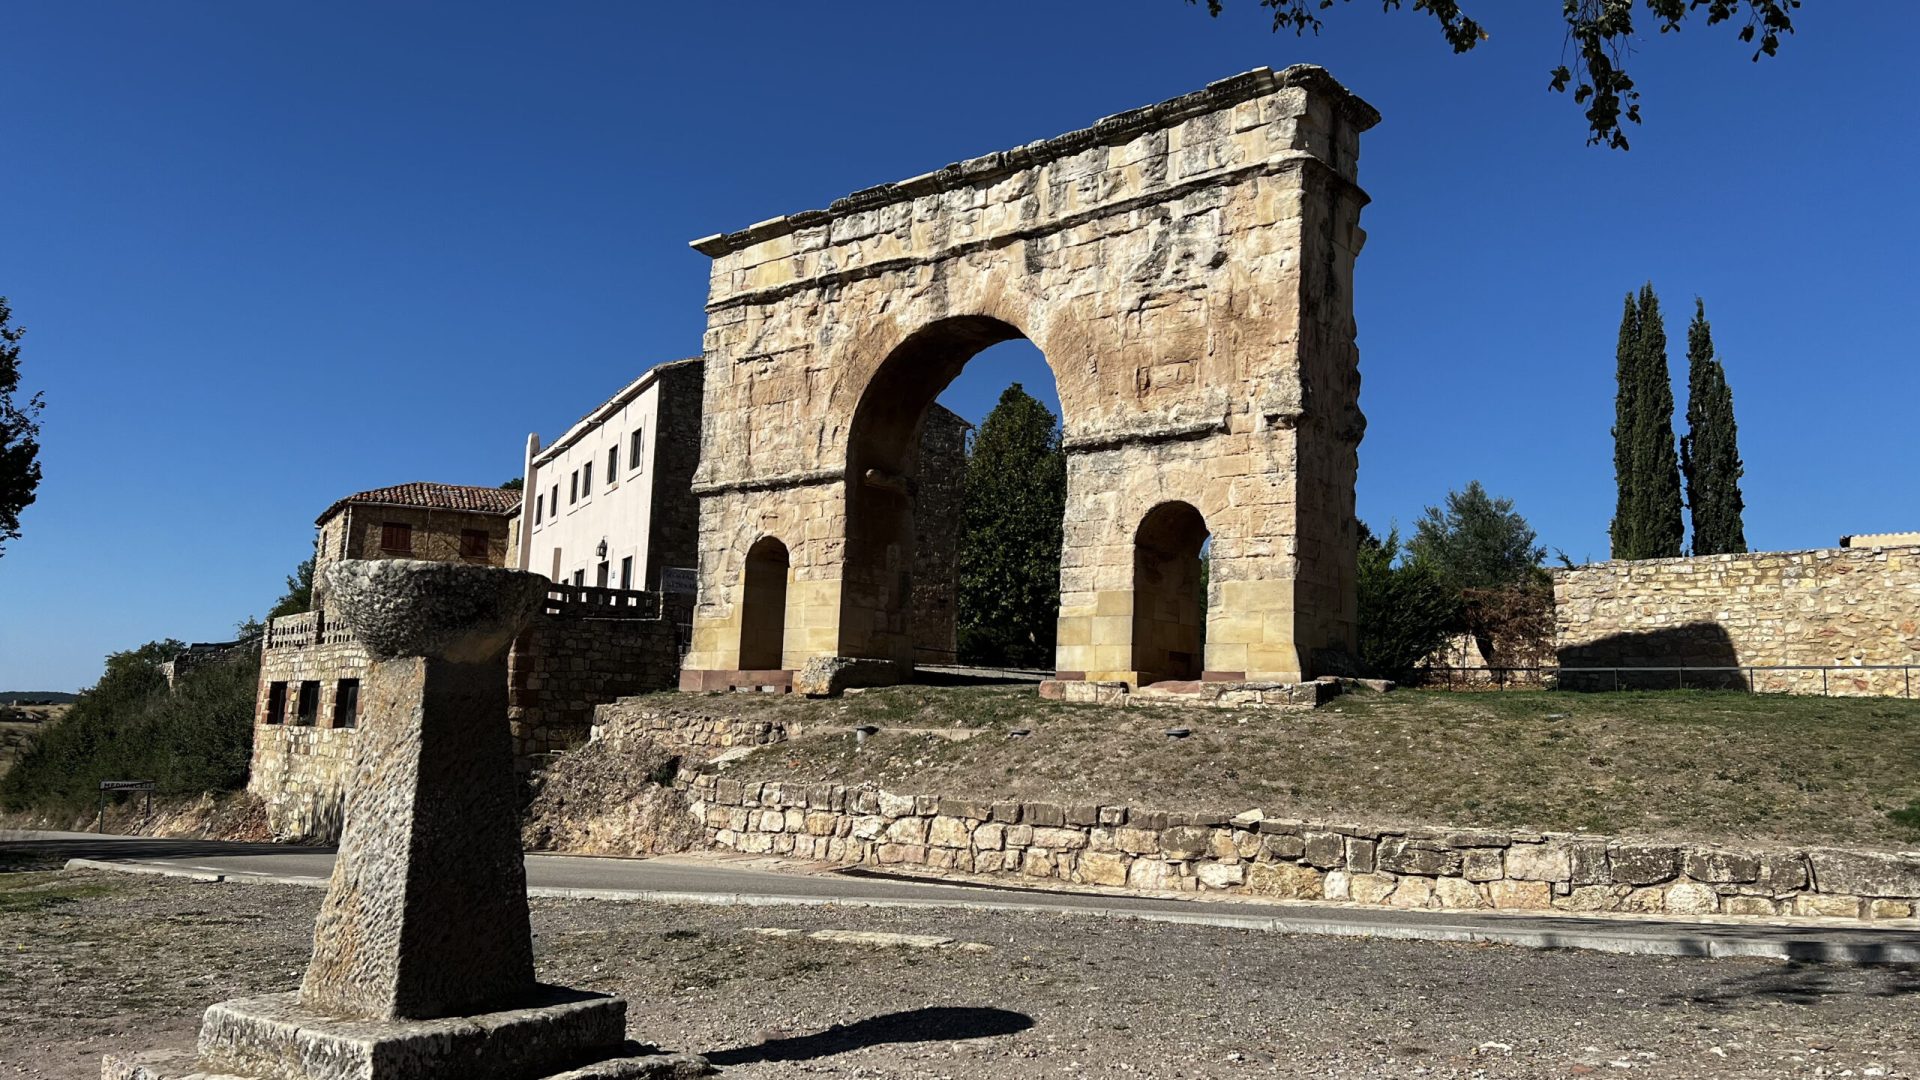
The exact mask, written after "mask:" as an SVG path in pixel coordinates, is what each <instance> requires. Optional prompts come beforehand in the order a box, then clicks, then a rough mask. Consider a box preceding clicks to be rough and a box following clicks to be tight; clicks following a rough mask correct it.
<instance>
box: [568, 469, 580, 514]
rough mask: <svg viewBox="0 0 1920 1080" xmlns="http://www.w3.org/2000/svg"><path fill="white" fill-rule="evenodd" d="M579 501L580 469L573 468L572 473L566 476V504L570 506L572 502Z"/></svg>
mask: <svg viewBox="0 0 1920 1080" xmlns="http://www.w3.org/2000/svg"><path fill="white" fill-rule="evenodd" d="M579 501H580V470H579V469H575V470H573V475H572V476H569V477H568V478H567V505H568V506H572V505H573V504H574V503H577V502H579Z"/></svg>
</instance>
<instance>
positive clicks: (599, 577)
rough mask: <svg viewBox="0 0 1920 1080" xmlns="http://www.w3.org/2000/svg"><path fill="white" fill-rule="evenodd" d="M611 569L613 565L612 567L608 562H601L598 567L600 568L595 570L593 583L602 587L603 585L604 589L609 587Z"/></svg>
mask: <svg viewBox="0 0 1920 1080" xmlns="http://www.w3.org/2000/svg"><path fill="white" fill-rule="evenodd" d="M611 569H612V568H611V567H610V566H609V565H608V564H606V563H601V564H600V569H598V570H596V571H594V573H593V583H594V584H595V585H598V586H600V587H601V588H603V589H604V588H606V587H607V574H608V573H609V572H610V571H611Z"/></svg>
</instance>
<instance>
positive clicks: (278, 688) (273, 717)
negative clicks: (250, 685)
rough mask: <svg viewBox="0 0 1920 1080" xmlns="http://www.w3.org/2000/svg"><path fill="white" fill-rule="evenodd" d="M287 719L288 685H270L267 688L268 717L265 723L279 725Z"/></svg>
mask: <svg viewBox="0 0 1920 1080" xmlns="http://www.w3.org/2000/svg"><path fill="white" fill-rule="evenodd" d="M286 718H287V684H286V683H283V682H277V683H270V684H268V686H267V715H266V717H265V719H264V722H265V723H268V724H278V723H282V722H284V721H285V720H286Z"/></svg>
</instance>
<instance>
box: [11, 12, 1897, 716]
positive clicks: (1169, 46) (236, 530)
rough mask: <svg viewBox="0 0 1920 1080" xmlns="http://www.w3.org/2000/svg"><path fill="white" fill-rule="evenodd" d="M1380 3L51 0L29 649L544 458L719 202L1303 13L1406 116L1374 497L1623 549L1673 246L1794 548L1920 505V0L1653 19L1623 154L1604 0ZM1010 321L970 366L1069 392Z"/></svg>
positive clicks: (1197, 59) (1394, 173)
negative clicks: (329, 532) (1770, 17)
mask: <svg viewBox="0 0 1920 1080" xmlns="http://www.w3.org/2000/svg"><path fill="white" fill-rule="evenodd" d="M1378 7H1379V5H1377V4H1373V3H1370V2H1367V0H1362V2H1357V3H1354V4H1351V5H1349V6H1347V7H1345V8H1342V9H1340V10H1335V11H1332V12H1330V13H1329V14H1328V19H1329V25H1328V27H1327V30H1326V32H1325V33H1324V34H1323V35H1322V36H1320V37H1319V38H1307V39H1304V40H1302V39H1296V38H1295V37H1293V36H1292V35H1290V34H1285V35H1278V36H1276V35H1273V34H1270V33H1268V31H1267V28H1266V21H1265V18H1264V17H1263V14H1262V13H1261V12H1260V11H1258V10H1257V9H1256V8H1255V7H1254V5H1253V3H1252V0H1237V2H1233V0H1230V3H1229V11H1228V13H1227V15H1226V16H1225V17H1223V18H1221V19H1218V20H1212V19H1208V18H1207V17H1206V15H1205V13H1204V11H1202V10H1200V9H1196V8H1190V7H1188V6H1187V5H1186V4H1184V3H1181V2H1180V0H1099V2H1095V0H1059V2H1055V3H1045V4H1040V3H1032V2H1030V0H1027V2H1021V0H991V2H988V0H981V2H975V3H967V4H935V5H919V4H902V3H897V2H895V3H855V2H844V3H831V4H772V3H746V2H743V3H724V4H722V3H716V4H675V5H668V4H647V5H640V4H564V5H531V4H520V5H507V4H499V3H476V4H458V5H455V4H424V3H401V4H387V3H381V4H360V3H341V2H335V3H327V4H232V3H228V4H204V3H186V2H182V3H169V4H149V3H90V4H39V5H25V4H23V5H14V6H12V7H10V8H9V10H8V13H7V16H6V59H5V62H4V63H3V64H0V134H3V135H4V144H5V146H6V155H5V167H4V168H0V220H4V222H5V228H4V231H0V294H5V295H7V296H9V297H10V298H11V299H12V301H13V306H14V311H15V318H16V321H17V322H18V323H19V324H21V325H24V326H25V327H27V328H28V331H29V333H28V337H27V339H26V342H25V344H26V379H27V382H28V383H29V385H30V386H32V387H35V388H42V389H44V390H45V391H46V392H47V400H48V407H47V412H46V418H45V419H46V431H45V454H44V460H45V467H46V483H45V485H44V487H43V490H42V494H41V497H40V501H39V502H38V503H37V504H35V505H34V506H32V507H31V508H29V509H28V511H27V513H26V515H25V521H24V524H25V529H26V535H25V536H24V537H23V538H22V539H21V540H19V541H18V542H17V543H15V544H13V545H12V546H11V547H10V548H9V549H8V550H7V553H6V555H5V557H4V558H0V689H72V688H75V687H78V686H81V685H84V684H87V683H90V682H92V681H93V679H94V678H95V677H96V676H97V674H98V671H99V661H100V657H101V656H102V655H103V654H104V653H106V652H108V651H109V650H113V649H120V648H127V647H131V646H133V645H137V644H138V643H140V642H142V641H145V640H148V639H151V638H157V637H164V636H172V637H178V638H183V639H189V640H196V639H197V640H216V639H220V638H223V637H226V636H228V635H229V633H230V632H231V629H232V627H233V624H234V623H235V622H236V621H238V620H240V619H241V618H243V617H245V616H247V615H249V614H254V613H258V612H260V611H261V610H263V609H264V608H265V607H266V606H267V605H268V604H270V603H271V602H272V601H273V599H274V598H275V597H276V596H277V595H278V594H279V592H280V586H281V578H282V577H283V576H284V574H285V573H286V572H287V571H288V569H290V568H291V567H292V566H293V564H294V563H296V562H297V561H299V560H300V559H301V558H302V557H304V556H305V555H306V554H307V552H308V551H309V548H310V544H311V540H312V527H311V526H312V521H313V518H314V516H315V514H317V513H318V512H319V511H320V510H321V509H323V508H324V507H325V506H326V505H327V504H328V503H329V502H330V501H332V500H333V499H335V498H337V497H339V496H341V495H343V494H346V493H348V492H352V491H355V490H359V489H363V488H368V487H374V486H379V485H383V484H390V483H396V482H401V481H408V480H441V481H449V482H464V483H498V482H499V481H501V480H504V479H507V478H508V477H511V476H514V475H516V474H517V473H518V472H519V468H520V452H521V446H522V442H523V440H524V438H525V435H526V433H527V432H528V431H532V430H538V431H540V432H542V433H543V434H546V435H549V436H550V435H553V434H555V433H557V432H559V431H560V430H561V429H562V428H564V426H565V425H566V424H567V423H568V422H570V421H571V420H573V419H574V418H576V417H578V416H579V415H580V414H581V413H583V412H584V411H586V409H587V408H589V407H591V406H592V405H593V404H595V403H597V402H598V401H599V400H601V399H602V398H603V397H604V396H605V395H606V394H608V393H611V392H612V391H613V390H614V389H616V388H618V387H619V386H620V385H622V384H623V383H625V382H626V381H627V380H629V379H631V378H632V377H633V376H634V375H635V374H636V373H637V372H638V371H640V370H641V369H642V368H644V367H645V366H647V365H649V364H651V363H654V362H657V361H660V360H665V359H670V358H674V357H681V356H688V355H693V354H695V353H697V352H698V351H699V347H700V334H701V330H702V325H703V314H702V311H701V304H702V302H703V300H704V297H705V292H706V269H707V260H706V259H705V258H704V257H703V256H701V255H699V254H697V253H695V252H693V251H691V250H689V249H688V248H687V246H686V243H687V241H688V240H690V239H693V238H695V237H698V236H702V235H705V234H707V233H712V232H717V231H722V230H727V229H734V228H739V227H741V226H744V225H746V224H748V223H750V222H754V221H758V220H760V219H763V218H767V217H772V216H774V215H776V214H780V213H785V212H791V211H796V210H801V209H806V208H811V207H817V206H822V205H825V204H826V203H827V202H829V201H831V200H832V199H834V198H836V197H838V196H840V195H843V194H845V193H847V192H850V191H853V190H855V189H857V188H861V187H865V186H868V185H871V184H875V183H880V182H885V181H890V180H895V179H900V178H903V177H906V176H910V175H913V174H916V173H921V172H925V171H927V170H929V169H934V168H938V167H939V166H941V165H944V164H946V163H948V162H951V161H954V160H958V159H960V158H965V157H969V156H973V155H976V154H981V153H986V152H989V151H993V150H997V149H1001V148H1004V147H1009V146H1014V145H1017V144H1020V143H1024V142H1027V141H1030V140H1033V139H1039V138H1045V137H1048V136H1051V135H1055V134H1058V133H1060V132H1063V131H1068V130H1071V129H1074V128H1077V127H1082V126H1085V125H1086V124H1088V123H1090V122H1091V121H1093V120H1094V119H1096V118H1098V117H1100V116H1104V115H1106V114H1109V113H1113V112H1118V111H1120V110H1123V109H1127V108H1130V107H1133V106H1137V105H1143V104H1146V103H1149V102H1153V101H1158V100H1161V99H1164V98H1167V97H1171V96H1174V95H1177V94H1180V93H1184V92H1186V91H1190V90H1194V89H1197V88H1199V87H1200V86H1202V85H1203V84H1205V83H1206V82H1208V81H1210V80H1213V79H1217V78H1221V77H1224V76H1227V75H1231V74H1234V73H1236V72H1239V71H1244V70H1246V69H1249V68H1253V67H1257V66H1260V65H1270V66H1273V67H1280V66H1283V65H1285V64H1288V63H1294V62H1300V61H1311V62H1315V63H1320V64H1324V65H1325V66H1327V67H1328V68H1329V69H1331V70H1332V72H1333V73H1334V75H1335V76H1336V77H1337V78H1339V79H1340V80H1341V81H1343V82H1345V83H1346V84H1347V85H1348V86H1350V87H1352V88H1353V89H1354V90H1355V91H1356V92H1358V93H1359V94H1361V95H1362V96H1364V97H1365V98H1367V99H1368V100H1370V101H1371V102H1373V103H1374V104H1375V105H1376V106H1378V107H1379V109H1380V110H1381V112H1382V113H1383V114H1385V117H1386V119H1385V120H1384V122H1383V123H1381V125H1380V126H1379V127H1377V128H1375V129H1374V130H1373V131H1372V132H1370V133H1369V134H1368V135H1366V136H1365V140H1364V149H1363V154H1362V164H1361V180H1362V183H1363V184H1364V186H1365V187H1366V188H1367V190H1368V191H1369V192H1370V193H1371V195H1372V197H1373V204H1372V205H1371V206H1370V207H1369V208H1368V209H1367V210H1366V213H1365V216H1364V218H1363V224H1364V225H1365V227H1366V229H1367V232H1368V234H1369V237H1370V239H1369V242H1368V244H1367V248H1366V251H1365V252H1364V254H1363V255H1362V256H1361V260H1360V264H1359V268H1358V280H1357V283H1356V288H1357V290H1358V303H1357V308H1358V321H1359V331H1360V348H1361V363H1362V369H1363V372H1364V378H1365V384H1364V389H1363V392H1362V397H1361V401H1362V406H1363V407H1364V409H1365V410H1366V413H1367V416H1368V418H1369V428H1368V432H1367V438H1366V442H1365V443H1364V444H1363V445H1362V446H1361V449H1360V469H1361V471H1360V513H1361V516H1362V518H1364V519H1365V520H1367V521H1368V522H1370V523H1372V524H1374V525H1376V526H1385V525H1386V524H1388V523H1389V522H1391V521H1393V520H1396V519H1397V520H1399V521H1400V522H1402V523H1403V524H1404V523H1407V522H1410V521H1411V520H1412V519H1413V518H1415V517H1416V516H1418V514H1419V512H1420V509H1421V507H1422V506H1423V505H1425V504H1427V503H1432V502H1437V501H1438V500H1440V499H1441V498H1442V497H1443V496H1444V495H1445V493H1446V492H1447V490H1448V489H1449V488H1455V487H1460V486H1463V485H1465V483H1466V482H1467V481H1469V480H1472V479H1476V478H1477V479H1479V480H1481V481H1482V482H1484V483H1485V484H1486V485H1487V487H1488V488H1489V489H1490V490H1492V491H1493V492H1494V493H1495V494H1499V495H1506V496H1510V497H1512V498H1514V499H1515V500H1516V501H1517V502H1518V505H1519V508H1520V509H1521V511H1522V512H1523V513H1525V514H1526V515H1527V516H1528V517H1529V518H1530V519H1531V520H1532V521H1533V523H1534V524H1535V525H1536V526H1537V528H1538V530H1539V533H1540V537H1541V540H1542V541H1543V542H1545V543H1546V544H1549V545H1552V546H1554V547H1559V548H1564V549H1565V550H1566V551H1567V552H1568V553H1570V554H1571V555H1573V556H1574V557H1575V558H1584V557H1587V556H1592V557H1595V558H1601V557H1604V556H1605V555H1606V527H1607V521H1608V518H1609V516H1610V514H1611V511H1612V497H1613V492H1612V458H1611V443H1610V440H1609V436H1608V427H1609V424H1610V423H1611V421H1612V408H1613V387H1612V379H1613V342H1614V335H1615V329H1616V327H1617V325H1618V320H1619V315H1620V306H1621V298H1622V296H1623V294H1625V293H1626V292H1627V291H1628V290H1630V289H1633V288H1636V287H1638V286H1639V285H1640V283H1641V282H1643V281H1647V280H1651V281H1653V283H1654V285H1655V287H1656V288H1658V289H1659V290H1660V292H1661V295H1662V299H1663V300H1664V302H1665V306H1666V309H1667V311H1668V312H1669V325H1668V332H1669V335H1670V336H1671V337H1672V338H1673V340H1674V341H1675V343H1676V344H1675V348H1674V350H1673V352H1674V360H1675V362H1676V365H1678V364H1679V363H1680V362H1682V361H1683V357H1682V356H1681V352H1682V349H1681V347H1680V346H1679V342H1681V341H1682V340H1683V339H1684V317H1685V313H1686V312H1687V311H1688V310H1689V309H1690V308H1691V306H1692V298H1693V296H1694V295H1695V294H1696V293H1697V294H1700V295H1702V296H1704V297H1705V298H1706V300H1707V304H1708V313H1709V315H1710V317H1711V318H1712V319H1713V323H1714V331H1715V335H1716V338H1717V340H1718V343H1719V345H1720V350H1721V353H1722V355H1723V356H1724V358H1725V360H1726V364H1727V370H1728V376H1729V378H1730V380H1731V381H1732V384H1733V388H1734V394H1735V401H1736V405H1737V408H1738V416H1739V420H1740V424H1741V430H1740V435H1741V441H1742V449H1743V451H1744V453H1745V457H1746V463H1747V477H1746V497H1747V506H1748V511H1747V535H1748V538H1749V540H1750V541H1751V542H1752V543H1753V544H1754V545H1755V546H1756V547H1766V548H1799V547H1814V546H1823V545H1830V544H1832V543H1834V541H1835V539H1836V538H1837V537H1838V536H1840V535H1841V534H1842V533H1851V532H1873V531H1881V530H1890V529H1902V528H1916V527H1920V499H1917V498H1916V495H1917V494H1920V481H1917V480H1916V479H1915V473H1914V468H1915V464H1916V461H1915V459H1916V456H1917V455H1916V450H1920V435H1916V433H1915V432H1916V425H1915V420H1914V415H1915V414H1914V409H1915V402H1916V401H1920V366H1917V365H1916V363H1915V359H1916V357H1915V353H1916V346H1915V342H1916V341H1920V303H1916V300H1920V288H1917V287H1916V276H1917V275H1916V271H1915V251H1916V249H1920V200H1916V198H1915V180H1914V177H1915V176H1916V175H1920V139H1917V138H1916V137H1915V125H1914V120H1913V116H1912V111H1911V110H1912V105H1911V101H1912V92H1911V87H1910V85H1909V82H1910V74H1909V73H1910V71H1911V61H1912V56H1911V47H1912V42H1913V40H1914V38H1915V36H1916V32H1917V31H1920V6H1916V5H1909V4H1892V3H1874V4H1866V3H1841V2H1837V0H1818V2H1816V3H1813V4H1809V5H1808V7H1807V9H1806V10H1805V11H1804V13H1802V14H1801V15H1799V16H1797V18H1798V20H1799V22H1800V25H1801V33H1800V34H1799V35H1798V36H1796V37H1794V38H1792V39H1790V40H1789V41H1788V42H1787V43H1786V46H1785V48H1784V49H1783V53H1782V55H1781V56H1780V57H1778V58H1777V59H1774V60H1771V61H1765V62H1763V63H1760V64H1757V65H1756V64H1751V63H1749V62H1748V60H1747V57H1748V50H1747V49H1745V48H1743V47H1742V46H1741V45H1740V44H1739V43H1738V42H1737V41H1735V40H1734V39H1733V36H1732V34H1731V33H1730V32H1728V31H1726V29H1725V28H1716V29H1715V30H1714V31H1712V32H1708V31H1707V30H1706V29H1705V28H1704V26H1696V27H1692V28H1689V29H1688V30H1687V31H1686V32H1685V33H1684V34H1682V35H1681V36H1680V37H1678V38H1673V37H1659V36H1651V37H1650V38H1649V39H1648V40H1646V41H1645V42H1644V47H1643V48H1642V50H1641V51H1640V52H1639V54H1638V55H1637V56H1636V57H1635V58H1634V62H1633V72H1634V74H1635V75H1636V77H1637V78H1638V79H1639V81H1640V85H1641V88H1642V89H1643V91H1644V92H1645V95H1646V102H1645V109H1646V113H1647V120H1648V122H1647V123H1646V124H1645V125H1643V126H1642V127H1640V128H1638V129H1635V130H1633V131H1631V132H1630V135H1631V137H1632V139H1633V142H1634V149H1633V150H1632V152H1631V153H1628V154H1620V153H1615V152H1608V151H1604V150H1599V149H1594V148H1589V147H1587V146H1585V145H1584V123H1583V121H1582V118H1581V116H1580V114H1579V111H1578V110H1577V109H1576V108H1575V107H1574V106H1573V104H1572V103H1571V102H1570V101H1569V100H1568V99H1567V98H1565V97H1562V96H1559V95H1553V94H1550V93H1548V92H1547V91H1546V89H1545V83H1546V71H1547V69H1548V68H1549V67H1550V66H1552V65H1553V64H1554V63H1556V62H1557V61H1558V58H1559V55H1560V52H1561V45H1562V40H1561V37H1562V35H1561V32H1560V30H1559V29H1558V24H1557V19H1556V16H1555V14H1554V12H1555V11H1557V9H1558V7H1559V5H1557V4H1548V3H1530V4H1513V3H1504V2H1496V0H1479V2H1478V3H1475V4H1472V5H1470V9H1472V10H1475V11H1476V12H1481V13H1482V14H1483V17H1484V18H1485V19H1486V20H1487V21H1488V22H1489V24H1490V27H1491V30H1492V33H1493V37H1492V40H1490V41H1488V42H1487V43H1485V44H1484V45H1483V46H1482V47H1481V48H1480V49H1479V50H1477V51H1476V52H1474V53H1472V54H1470V55H1468V56H1464V57H1462V56H1455V55H1453V54H1452V53H1451V52H1449V51H1448V50H1447V48H1446V47H1445V45H1444V43H1443V42H1442V41H1441V40H1440V38H1439V35H1438V33H1437V31H1436V30H1435V29H1434V28H1433V26H1432V25H1431V22H1430V20H1428V19H1427V18H1426V17H1425V16H1423V15H1420V14H1418V13H1414V12H1410V11H1409V12H1402V13H1400V14H1398V15H1388V14H1383V13H1381V12H1380V11H1379V10H1378ZM1482 9H1484V11H1483V12H1482ZM1002 352H1004V353H1005V354H1006V356H1007V357H1009V359H1006V360H1005V362H1003V363H994V364H988V363H987V362H986V358H985V357H983V358H982V362H981V363H978V364H976V365H974V368H978V369H980V370H979V371H975V370H974V368H970V369H969V371H968V373H967V375H966V376H963V383H962V384H960V385H958V386H956V388H955V389H954V391H953V392H951V393H950V394H949V396H948V399H947V400H948V401H949V403H950V404H953V405H954V406H955V407H956V408H958V409H959V410H960V411H961V412H962V413H963V414H966V415H969V416H971V417H976V418H977V417H978V416H979V415H980V414H981V413H983V412H984V411H985V409H986V408H987V407H988V406H989V405H990V404H991V402H992V400H993V399H994V398H995V397H996V396H997V395H998V392H999V390H1000V389H1001V387H1002V386H1004V385H1005V383H1006V382H1007V381H1008V380H1009V379H1013V378H1019V379H1021V380H1023V381H1025V382H1026V383H1027V384H1028V385H1029V386H1030V387H1031V388H1033V389H1035V390H1036V391H1044V395H1043V396H1049V397H1050V396H1051V393H1052V388H1051V386H1050V385H1048V382H1049V380H1048V379H1047V376H1046V373H1045V371H1044V369H1043V368H1041V367H1039V366H1038V364H1037V362H1036V361H1035V360H1033V358H1032V355H1031V350H1030V349H1028V350H1027V355H1026V356H1025V358H1024V360H1023V359H1022V356H1021V350H1020V349H1019V348H1010V349H1004V350H1002ZM994 355H995V357H996V358H1000V357H1001V355H1002V354H1001V353H999V352H997V353H996V354H994ZM1682 374H1683V373H1682ZM1678 385H1679V387H1680V388H1681V389H1682V390H1683V389H1684V380H1683V379H1682V381H1681V382H1680V383H1679V384H1678Z"/></svg>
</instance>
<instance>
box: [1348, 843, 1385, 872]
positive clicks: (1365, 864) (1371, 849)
mask: <svg viewBox="0 0 1920 1080" xmlns="http://www.w3.org/2000/svg"><path fill="white" fill-rule="evenodd" d="M1378 850H1379V845H1378V844H1377V843H1376V842H1375V841H1372V840H1364V839H1361V838H1360V837H1357V836H1349V837H1347V869H1348V870H1351V871H1353V872H1354V873H1356V874H1371V873H1373V868H1374V862H1375V859H1376V856H1377V855H1378Z"/></svg>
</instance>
